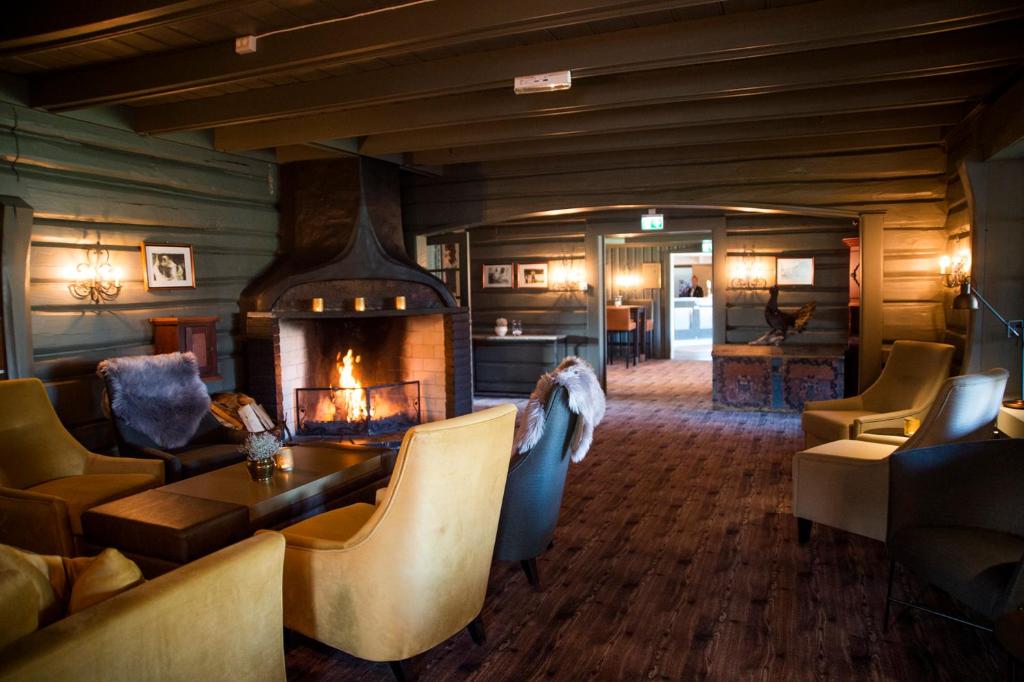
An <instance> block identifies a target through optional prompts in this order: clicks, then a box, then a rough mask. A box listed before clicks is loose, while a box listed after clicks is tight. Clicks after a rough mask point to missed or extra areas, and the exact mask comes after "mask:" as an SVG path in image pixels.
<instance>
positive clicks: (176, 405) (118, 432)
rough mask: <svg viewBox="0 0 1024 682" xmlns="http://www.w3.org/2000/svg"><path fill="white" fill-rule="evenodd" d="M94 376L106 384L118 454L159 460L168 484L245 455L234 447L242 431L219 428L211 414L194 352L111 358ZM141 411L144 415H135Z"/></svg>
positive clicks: (218, 466) (208, 398)
mask: <svg viewBox="0 0 1024 682" xmlns="http://www.w3.org/2000/svg"><path fill="white" fill-rule="evenodd" d="M97 374H99V376H100V377H101V378H102V379H103V381H104V384H105V385H106V400H107V403H108V407H109V411H110V419H111V422H112V423H113V426H114V435H115V437H116V439H117V450H118V453H119V454H120V455H121V456H122V457H141V458H149V459H159V460H162V461H163V463H164V477H165V479H166V480H167V481H168V482H171V481H177V480H180V479H182V478H188V477H190V476H195V475H197V474H201V473H204V472H206V471H211V470H213V469H219V468H221V467H224V466H228V465H229V464H235V463H236V462H241V461H242V460H243V459H244V458H245V456H244V455H242V454H241V453H240V452H239V450H238V445H239V443H240V442H241V441H242V439H243V438H244V437H245V435H246V434H245V432H244V431H234V430H232V429H229V428H227V427H225V426H222V425H221V423H220V422H219V421H217V418H216V417H214V416H213V415H212V414H211V413H210V397H209V395H208V394H207V392H206V386H205V385H204V384H203V381H202V379H200V378H199V366H198V364H197V363H196V359H195V356H194V355H192V353H166V354H163V355H149V356H137V357H125V358H112V359H109V360H104V361H103V362H101V363H100V364H99V367H98V368H97ZM143 408H145V409H143ZM140 412H146V413H147V414H146V417H147V418H145V419H143V418H137V417H135V415H137V414H138V413H140ZM154 413H155V414H157V415H159V419H158V420H154V419H153V417H152V415H153V414H154ZM154 421H156V422H157V424H155V425H154V424H153V422H154ZM147 427H148V428H147ZM158 427H159V428H158Z"/></svg>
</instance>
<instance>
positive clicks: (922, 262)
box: [403, 131, 948, 343]
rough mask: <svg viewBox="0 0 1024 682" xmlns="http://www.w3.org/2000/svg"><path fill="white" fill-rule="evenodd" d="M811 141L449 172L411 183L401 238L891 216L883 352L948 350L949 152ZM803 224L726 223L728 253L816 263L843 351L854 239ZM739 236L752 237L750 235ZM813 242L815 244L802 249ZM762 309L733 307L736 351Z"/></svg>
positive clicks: (910, 145) (833, 333) (883, 143)
mask: <svg viewBox="0 0 1024 682" xmlns="http://www.w3.org/2000/svg"><path fill="white" fill-rule="evenodd" d="M854 137H857V136H854ZM815 139H816V138H814V137H808V138H801V139H799V140H796V141H794V144H793V145H792V147H791V148H790V149H786V148H785V147H784V146H782V147H773V148H770V149H768V148H765V147H764V145H760V144H756V143H750V144H740V143H734V144H725V145H706V146H689V147H679V148H663V149H654V150H643V151H642V152H641V151H636V152H629V151H626V152H622V153H616V154H610V153H594V154H582V155H576V156H572V157H551V158H543V157H541V158H523V159H516V160H508V161H494V162H481V163H477V164H461V165H453V166H448V167H446V168H445V173H444V174H443V175H442V176H441V177H425V176H419V175H416V176H414V175H408V176H406V178H405V187H404V189H403V203H404V207H403V214H404V221H405V226H406V229H407V230H414V231H416V230H418V231H430V230H436V229H440V228H443V227H444V226H459V225H471V224H480V223H501V222H503V221H507V220H510V219H512V218H513V217H514V216H517V215H522V214H526V213H531V212H536V211H550V210H559V209H567V208H574V207H584V206H611V205H616V204H627V205H638V204H639V205H644V204H651V205H654V206H659V205H660V206H666V205H672V204H679V205H681V204H698V205H701V204H703V205H709V204H711V205H729V204H732V205H736V204H772V205H787V206H802V207H813V208H816V209H817V208H820V209H826V208H827V209H845V210H850V211H857V212H861V211H884V212H885V214H884V226H885V232H884V263H883V337H884V341H886V342H891V341H894V340H896V339H922V340H938V339H941V338H943V337H944V334H945V330H946V319H945V314H944V311H943V305H942V301H943V295H944V292H943V287H942V286H941V283H940V278H939V277H938V275H937V273H936V272H935V270H936V266H935V263H936V261H937V258H938V256H939V255H940V253H941V251H942V250H943V248H944V246H945V242H946V239H947V213H948V212H947V205H946V194H947V187H948V175H947V159H946V153H945V151H944V149H943V147H942V146H941V145H939V144H936V143H926V142H922V141H921V139H920V138H918V137H915V136H911V135H909V134H908V135H903V134H901V133H900V132H899V131H897V132H895V133H893V134H889V135H884V136H870V135H861V136H859V137H857V139H856V140H846V141H845V142H844V143H843V144H845V145H847V146H848V147H849V149H848V150H847V151H841V150H838V149H835V148H834V147H830V146H828V145H826V144H825V138H821V139H822V143H821V145H818V146H816V145H815ZM702 159H706V160H702ZM737 221H738V222H737ZM744 221H746V223H744ZM798 223H799V221H796V222H790V223H788V224H787V221H785V220H783V221H781V222H780V221H773V220H770V219H766V222H765V223H764V226H765V229H767V230H768V231H767V232H764V233H758V232H756V230H758V229H760V228H759V227H758V226H757V225H756V224H755V222H751V221H750V219H749V218H744V217H743V216H738V217H737V218H736V219H735V220H730V223H729V235H730V245H729V250H730V252H732V251H735V250H742V248H743V244H744V243H749V244H755V243H757V244H761V243H764V244H765V245H766V246H765V248H768V249H769V250H773V251H778V252H786V253H790V252H796V251H807V252H814V253H815V254H817V255H818V257H819V258H820V259H821V261H820V263H821V265H822V266H824V270H823V273H824V274H823V277H824V278H825V279H823V280H822V283H821V284H820V285H819V286H818V289H819V291H816V292H815V293H816V295H819V294H820V295H821V296H822V297H823V300H822V301H820V304H821V306H822V308H820V309H819V310H820V313H819V317H818V318H817V319H816V322H815V323H814V325H813V329H814V334H819V335H821V338H820V340H821V342H823V343H828V342H835V341H836V340H837V338H838V335H839V330H840V323H841V320H842V318H843V314H842V311H841V310H840V307H841V306H842V298H843V296H844V294H843V291H844V290H845V289H844V288H845V282H846V278H847V276H848V274H849V273H846V272H845V266H843V265H842V263H841V261H842V260H843V255H842V251H841V250H840V249H844V248H845V247H843V245H842V243H841V242H840V241H839V237H840V236H842V235H845V234H847V233H848V232H849V230H848V227H849V225H848V223H842V224H840V223H836V222H833V223H828V222H827V221H825V222H824V223H821V224H819V225H816V226H815V225H812V229H810V230H809V231H808V230H806V229H803V228H799V225H798ZM811 223H813V221H809V222H808V224H811ZM743 224H749V225H751V227H750V229H751V230H754V231H753V232H748V231H746V230H747V228H744V227H742V225H743ZM817 227H821V228H823V229H822V231H821V232H820V238H819V237H818V236H815V232H816V230H817ZM796 228H799V229H796ZM854 233H855V230H854ZM754 234H758V235H759V236H757V237H756V238H754V237H753V235H754ZM807 239H812V241H813V240H816V241H814V243H813V245H812V246H809V247H806V248H805V247H804V246H803V244H805V243H807V242H806V240H807ZM822 239H824V240H825V241H827V242H828V244H827V245H825V244H824V242H821V240H822ZM769 244H770V246H767V245H769ZM826 290H827V291H826ZM799 298H800V297H799V296H796V295H795V294H794V295H786V296H784V297H783V301H784V303H785V304H786V305H789V304H790V303H795V302H796V300H798V299H799ZM787 299H789V300H787ZM759 300H760V299H758V298H757V296H754V297H753V298H752V299H751V300H749V301H747V300H743V301H740V300H734V301H732V302H731V303H733V304H734V305H735V308H734V309H731V311H732V316H731V319H730V322H729V326H730V328H731V329H732V330H733V331H732V333H731V334H730V338H729V340H730V341H735V342H743V341H745V340H748V337H750V336H751V334H753V332H754V331H755V327H756V326H757V324H756V321H755V320H754V319H753V318H752V317H750V311H751V310H753V308H754V307H756V306H757V305H758V304H759ZM748 318H750V319H748Z"/></svg>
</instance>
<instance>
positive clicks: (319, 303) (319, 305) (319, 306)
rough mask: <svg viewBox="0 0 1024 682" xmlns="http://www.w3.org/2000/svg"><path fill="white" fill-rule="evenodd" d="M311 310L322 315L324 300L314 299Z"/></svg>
mask: <svg viewBox="0 0 1024 682" xmlns="http://www.w3.org/2000/svg"><path fill="white" fill-rule="evenodd" d="M312 309H313V312H314V313H322V312H323V311H324V299H322V298H314V299H313V305H312Z"/></svg>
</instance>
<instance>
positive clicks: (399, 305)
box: [395, 296, 405, 310]
mask: <svg viewBox="0 0 1024 682" xmlns="http://www.w3.org/2000/svg"><path fill="white" fill-rule="evenodd" d="M395 310H405V296H395Z"/></svg>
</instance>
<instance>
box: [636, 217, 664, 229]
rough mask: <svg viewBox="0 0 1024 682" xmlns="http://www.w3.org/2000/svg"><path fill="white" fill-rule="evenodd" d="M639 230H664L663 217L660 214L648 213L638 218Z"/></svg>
mask: <svg viewBox="0 0 1024 682" xmlns="http://www.w3.org/2000/svg"><path fill="white" fill-rule="evenodd" d="M640 229H641V230H644V231H651V230H663V229H665V216H663V215H662V214H660V213H648V214H646V215H642V216H640Z"/></svg>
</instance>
